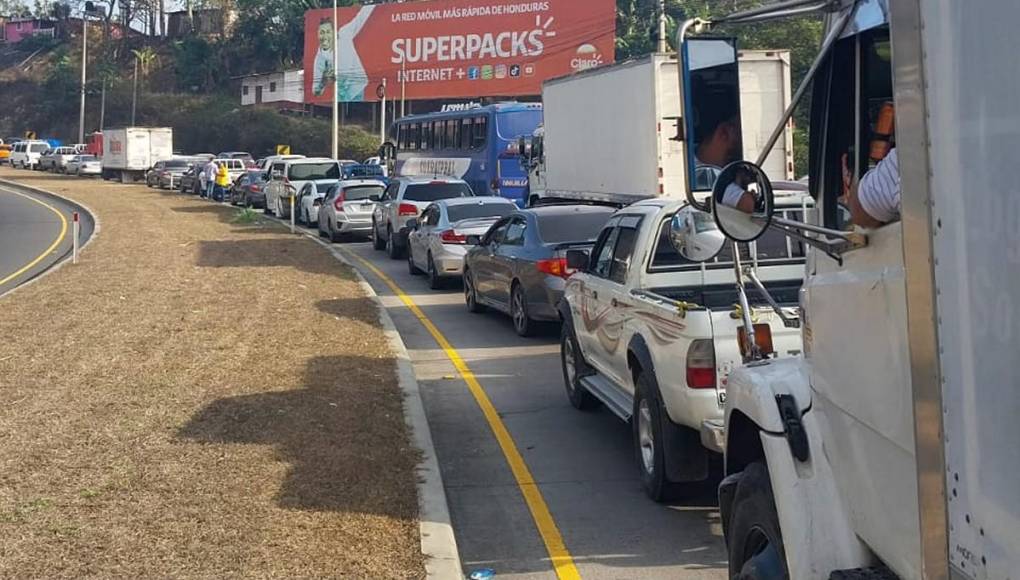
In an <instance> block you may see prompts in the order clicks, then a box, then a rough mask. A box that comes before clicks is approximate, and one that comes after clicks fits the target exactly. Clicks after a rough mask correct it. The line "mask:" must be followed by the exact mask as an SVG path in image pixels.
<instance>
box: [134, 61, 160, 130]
mask: <svg viewBox="0 0 1020 580" xmlns="http://www.w3.org/2000/svg"><path fill="white" fill-rule="evenodd" d="M131 52H132V53H133V54H134V55H135V75H134V85H135V87H134V95H133V96H132V97H131V124H132V125H134V124H135V111H137V109H138V69H139V68H141V69H142V76H143V77H144V76H146V75H148V74H149V69H150V68H151V67H152V65H153V64H155V63H156V62H158V61H159V54H158V53H157V52H156V51H155V50H154V49H153V48H152V47H151V46H146V47H145V48H141V49H138V50H132V51H131Z"/></svg>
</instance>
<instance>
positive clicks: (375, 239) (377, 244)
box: [372, 222, 386, 250]
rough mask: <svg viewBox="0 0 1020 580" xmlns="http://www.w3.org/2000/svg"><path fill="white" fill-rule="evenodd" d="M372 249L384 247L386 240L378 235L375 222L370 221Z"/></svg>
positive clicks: (383, 248)
mask: <svg viewBox="0 0 1020 580" xmlns="http://www.w3.org/2000/svg"><path fill="white" fill-rule="evenodd" d="M372 249H373V250H385V249H386V240H384V239H382V238H380V237H379V229H378V228H377V227H376V226H375V222H372Z"/></svg>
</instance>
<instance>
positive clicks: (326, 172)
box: [287, 162, 340, 181]
mask: <svg viewBox="0 0 1020 580" xmlns="http://www.w3.org/2000/svg"><path fill="white" fill-rule="evenodd" d="M287 179H292V180H294V181H317V180H319V179H340V165H339V164H337V163H329V162H323V163H295V164H293V165H291V166H290V169H288V170H287Z"/></svg>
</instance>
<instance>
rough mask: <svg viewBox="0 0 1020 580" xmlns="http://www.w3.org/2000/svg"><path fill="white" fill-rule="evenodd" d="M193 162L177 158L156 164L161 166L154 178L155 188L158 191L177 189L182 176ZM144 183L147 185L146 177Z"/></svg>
mask: <svg viewBox="0 0 1020 580" xmlns="http://www.w3.org/2000/svg"><path fill="white" fill-rule="evenodd" d="M193 162H194V160H193V159H191V158H190V157H178V158H175V159H168V160H166V161H160V162H159V163H157V164H156V165H157V166H159V165H160V164H162V166H161V168H160V170H159V171H158V172H157V173H156V176H155V181H156V187H158V188H160V189H177V185H178V184H179V183H180V181H181V177H183V176H184V174H185V173H186V172H187V171H188V168H189V167H190V166H191V164H192V163H193ZM146 183H148V176H146ZM150 187H151V186H150Z"/></svg>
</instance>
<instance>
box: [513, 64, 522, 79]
mask: <svg viewBox="0 0 1020 580" xmlns="http://www.w3.org/2000/svg"><path fill="white" fill-rule="evenodd" d="M510 76H511V77H519V76H521V65H519V64H512V65H510Z"/></svg>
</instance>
